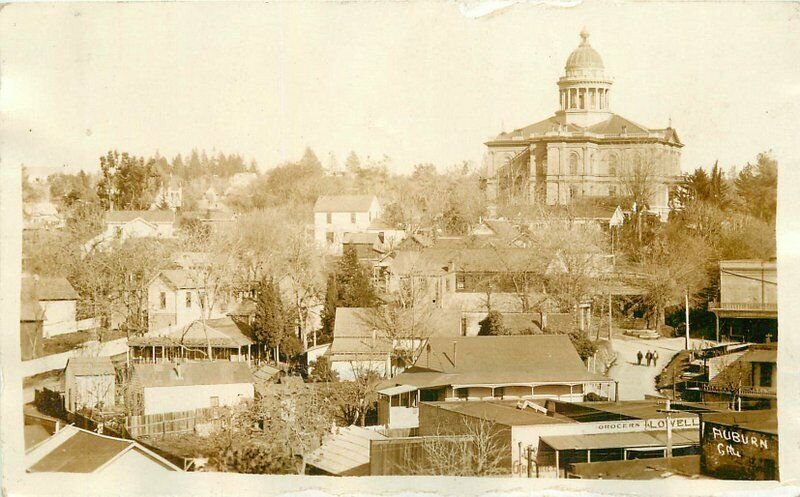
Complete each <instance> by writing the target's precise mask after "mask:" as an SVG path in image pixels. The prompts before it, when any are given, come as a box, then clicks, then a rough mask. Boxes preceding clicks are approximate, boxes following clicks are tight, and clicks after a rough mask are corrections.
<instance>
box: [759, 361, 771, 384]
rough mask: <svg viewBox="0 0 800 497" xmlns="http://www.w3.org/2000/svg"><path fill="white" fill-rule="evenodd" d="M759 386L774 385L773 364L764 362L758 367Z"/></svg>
mask: <svg viewBox="0 0 800 497" xmlns="http://www.w3.org/2000/svg"><path fill="white" fill-rule="evenodd" d="M758 386H760V387H771V386H772V364H770V363H768V362H762V363H760V364H759V368H758Z"/></svg>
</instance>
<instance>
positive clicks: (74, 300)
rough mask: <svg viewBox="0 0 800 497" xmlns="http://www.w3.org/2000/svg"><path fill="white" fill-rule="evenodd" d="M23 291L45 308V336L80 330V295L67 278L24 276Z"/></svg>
mask: <svg viewBox="0 0 800 497" xmlns="http://www.w3.org/2000/svg"><path fill="white" fill-rule="evenodd" d="M22 293H23V295H31V296H33V297H34V298H35V299H36V300H37V301H38V302H39V305H41V306H42V309H43V310H44V324H43V330H42V334H43V337H44V338H51V337H54V336H57V335H62V334H64V333H73V332H75V331H78V323H77V321H76V319H75V318H76V314H75V313H76V308H77V304H78V298H79V296H78V292H76V291H75V289H74V288H73V287H72V285H71V284H70V282H69V281H67V279H66V278H62V277H55V278H45V277H39V276H28V277H23V278H22Z"/></svg>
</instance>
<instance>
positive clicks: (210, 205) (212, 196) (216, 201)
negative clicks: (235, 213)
mask: <svg viewBox="0 0 800 497" xmlns="http://www.w3.org/2000/svg"><path fill="white" fill-rule="evenodd" d="M197 208H198V210H201V211H227V210H228V207H227V206H226V205H225V204H224V203H223V202H222V197H221V196H220V195H219V194H218V193H217V191H216V190H215V189H214V187H213V186H209V187H208V189H207V190H206V191H205V193H203V196H202V197H201V198H200V200H199V201H198V202H197Z"/></svg>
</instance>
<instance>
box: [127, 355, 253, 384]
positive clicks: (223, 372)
mask: <svg viewBox="0 0 800 497" xmlns="http://www.w3.org/2000/svg"><path fill="white" fill-rule="evenodd" d="M178 372H180V377H178ZM133 375H134V377H135V378H136V381H137V382H138V383H139V384H140V385H141V386H142V387H143V388H154V387H181V386H197V385H231V384H238V383H251V384H252V383H253V375H252V373H250V367H249V366H248V365H247V363H246V362H232V361H225V360H223V361H194V362H192V361H187V362H182V363H180V364H172V363H160V364H135V365H134V366H133Z"/></svg>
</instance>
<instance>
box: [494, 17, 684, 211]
mask: <svg viewBox="0 0 800 497" xmlns="http://www.w3.org/2000/svg"><path fill="white" fill-rule="evenodd" d="M581 39H582V41H581V43H580V45H579V46H578V48H576V49H575V51H573V52H572V53H571V54H570V56H569V58H568V59H567V64H566V66H565V74H564V76H563V77H561V78H560V79H559V80H558V95H559V102H560V108H559V110H558V111H556V113H555V115H554V116H552V117H549V118H547V119H545V120H543V121H539V122H537V123H534V124H531V125H529V126H526V127H524V128H521V129H517V130H514V131H511V132H508V133H506V132H503V133H501V134H500V135H498V136H497V137H495V138H494V139H492V140H490V141H488V142H487V143H486V146H487V147H488V148H489V158H488V159H489V161H488V175H487V176H488V189H489V191H488V193H489V196H490V198H494V199H495V203H496V204H497V205H509V204H533V203H542V204H548V205H565V204H569V203H570V202H571V201H572V200H573V199H577V198H580V197H607V196H611V197H614V196H618V195H625V194H626V192H627V191H628V189H629V188H630V187H631V186H632V185H635V184H639V185H641V184H642V183H646V184H647V185H648V187H647V190H648V191H649V193H650V194H651V195H650V197H651V198H650V210H651V211H653V212H655V213H658V214H660V215H661V216H662V217H665V216H666V214H667V213H668V212H669V208H668V205H669V199H670V191H671V190H672V189H673V188H674V186H675V185H676V183H677V181H678V179H679V177H680V174H681V168H680V150H681V147H683V144H682V143H681V142H680V140H679V139H678V135H677V134H676V133H675V130H674V129H672V127H671V126H669V127H667V128H665V129H651V128H646V127H644V126H642V125H641V124H637V123H635V122H633V121H629V120H628V119H625V118H623V117H621V116H619V115H617V114H614V113H613V112H612V111H611V102H612V99H611V98H610V95H611V85H612V81H611V79H609V78H607V77H606V75H605V72H604V67H603V59H602V58H601V57H600V54H599V53H597V51H596V50H595V49H594V48H592V47H591V45H590V44H589V34H588V33H587V32H586V30H584V31H583V32H581ZM640 188H641V187H640Z"/></svg>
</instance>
